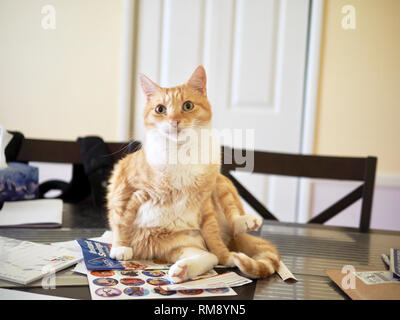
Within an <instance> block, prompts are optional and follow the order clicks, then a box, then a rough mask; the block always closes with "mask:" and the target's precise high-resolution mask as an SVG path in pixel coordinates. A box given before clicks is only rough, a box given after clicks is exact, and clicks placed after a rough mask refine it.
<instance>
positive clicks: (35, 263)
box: [0, 237, 82, 285]
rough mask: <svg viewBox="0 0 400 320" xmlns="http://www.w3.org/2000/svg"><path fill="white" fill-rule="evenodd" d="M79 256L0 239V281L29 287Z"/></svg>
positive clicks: (43, 245)
mask: <svg viewBox="0 0 400 320" xmlns="http://www.w3.org/2000/svg"><path fill="white" fill-rule="evenodd" d="M81 259H82V258H81V256H80V255H77V254H76V253H74V252H72V251H69V250H67V249H64V248H59V247H55V246H51V245H46V244H40V243H35V242H29V241H22V240H17V239H12V238H7V237H0V279H4V280H7V281H12V282H16V283H20V284H23V285H26V284H29V283H31V282H33V281H35V280H38V279H41V278H43V277H46V276H51V275H54V274H55V273H56V272H57V271H59V270H62V269H64V268H67V267H70V266H72V265H74V264H76V263H77V262H79V261H80V260H81Z"/></svg>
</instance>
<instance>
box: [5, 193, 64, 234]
mask: <svg viewBox="0 0 400 320" xmlns="http://www.w3.org/2000/svg"><path fill="white" fill-rule="evenodd" d="M62 209H63V203H62V200H60V199H36V200H21V201H9V202H4V205H3V208H2V209H1V210H0V227H29V228H56V227H60V226H61V223H62Z"/></svg>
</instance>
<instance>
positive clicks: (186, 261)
mask: <svg viewBox="0 0 400 320" xmlns="http://www.w3.org/2000/svg"><path fill="white" fill-rule="evenodd" d="M169 256H170V257H169V258H170V259H173V260H174V261H176V262H175V263H174V264H173V265H172V266H171V267H170V269H169V272H168V275H169V277H170V279H171V281H173V282H182V281H185V280H188V279H191V278H194V277H196V276H198V275H200V274H203V273H205V272H207V271H209V270H211V269H212V268H213V267H214V266H216V265H217V264H218V258H217V256H216V255H214V254H212V253H210V252H208V251H206V250H204V249H200V248H196V247H180V248H177V249H174V250H172V252H171V253H170V254H169Z"/></svg>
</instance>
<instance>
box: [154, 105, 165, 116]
mask: <svg viewBox="0 0 400 320" xmlns="http://www.w3.org/2000/svg"><path fill="white" fill-rule="evenodd" d="M154 111H155V112H156V113H158V114H165V113H167V108H166V107H165V106H163V105H162V104H159V105H158V106H157V107H156V108H155V109H154Z"/></svg>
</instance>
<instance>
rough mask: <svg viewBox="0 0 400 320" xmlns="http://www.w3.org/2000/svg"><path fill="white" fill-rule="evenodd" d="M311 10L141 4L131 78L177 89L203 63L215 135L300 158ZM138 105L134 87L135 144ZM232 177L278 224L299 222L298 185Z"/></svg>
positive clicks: (290, 0) (300, 5)
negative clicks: (249, 136) (246, 139)
mask: <svg viewBox="0 0 400 320" xmlns="http://www.w3.org/2000/svg"><path fill="white" fill-rule="evenodd" d="M308 10H309V1H308V0H287V1H278V0H218V1H215V0H208V1H201V0H164V1H162V0H146V1H141V2H140V6H139V11H138V18H139V21H138V32H137V39H136V48H137V49H136V59H137V60H136V68H135V71H136V72H142V73H145V74H146V75H148V76H149V77H150V78H152V79H154V80H155V81H156V82H158V83H160V84H161V85H162V86H174V85H177V84H180V83H182V82H183V81H186V79H188V77H189V76H190V74H191V72H192V71H193V70H194V68H195V67H196V66H197V65H199V64H203V65H204V66H205V68H206V71H207V75H208V97H209V100H210V102H211V104H212V106H213V113H214V118H213V119H214V126H215V127H216V128H217V129H226V128H230V129H242V130H246V129H250V130H254V137H255V141H254V147H255V149H256V150H264V151H277V152H295V153H297V152H300V143H301V124H302V105H303V90H304V78H305V74H304V73H305V61H306V47H307V24H308ZM143 104H144V99H143V96H142V94H141V92H140V90H139V89H138V85H136V91H135V106H136V108H135V110H134V112H135V121H134V131H133V136H134V137H135V138H137V139H142V137H143V124H142V106H143ZM243 136H244V135H243ZM233 146H238V145H237V143H236V142H235V141H234V142H233ZM235 176H236V177H237V178H238V180H239V181H241V182H242V183H243V184H244V185H245V186H246V187H248V189H249V191H250V192H252V193H253V194H254V195H255V196H256V197H257V198H258V199H259V200H260V201H261V202H263V203H264V204H265V205H266V206H267V207H268V208H269V209H270V210H271V211H272V212H273V213H274V214H275V215H276V216H277V217H278V219H279V220H282V221H296V203H297V193H298V183H297V179H293V178H282V177H266V176H262V175H258V174H248V173H242V172H240V173H235ZM248 212H249V213H251V210H250V209H248Z"/></svg>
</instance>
